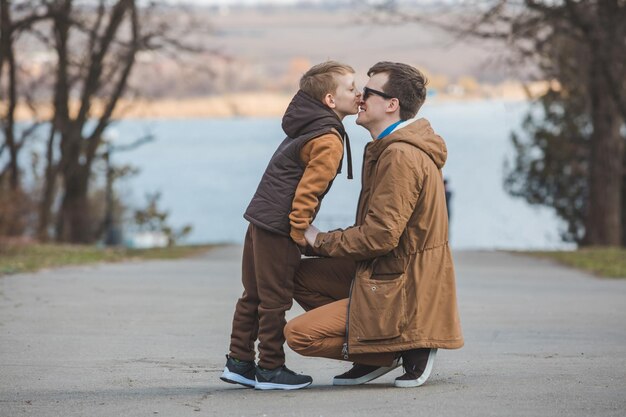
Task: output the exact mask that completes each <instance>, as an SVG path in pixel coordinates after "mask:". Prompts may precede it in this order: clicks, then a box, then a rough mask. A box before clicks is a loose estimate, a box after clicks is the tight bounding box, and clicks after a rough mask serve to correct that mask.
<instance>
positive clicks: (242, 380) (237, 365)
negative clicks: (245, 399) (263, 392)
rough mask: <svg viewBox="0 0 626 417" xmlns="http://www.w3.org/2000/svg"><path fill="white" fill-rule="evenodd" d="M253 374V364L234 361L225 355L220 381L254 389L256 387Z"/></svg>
mask: <svg viewBox="0 0 626 417" xmlns="http://www.w3.org/2000/svg"><path fill="white" fill-rule="evenodd" d="M255 374H256V366H255V365H254V362H247V361H240V360H235V359H233V358H231V357H230V356H228V355H226V366H225V367H224V372H222V376H220V379H221V380H222V381H224V382H228V383H229V384H241V385H243V386H246V387H248V388H254V387H255V386H256V380H255V379H254V377H255Z"/></svg>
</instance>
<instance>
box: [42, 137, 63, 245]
mask: <svg viewBox="0 0 626 417" xmlns="http://www.w3.org/2000/svg"><path fill="white" fill-rule="evenodd" d="M54 138H55V129H54V126H53V127H51V129H50V137H49V138H48V148H47V150H46V171H45V177H44V186H43V192H42V196H41V201H40V202H39V223H38V224H37V237H38V239H39V240H40V241H42V242H45V241H47V240H48V239H49V238H50V235H49V234H48V227H49V226H50V215H51V209H52V204H53V202H54V196H55V190H56V180H57V174H58V167H57V165H56V164H55V162H54Z"/></svg>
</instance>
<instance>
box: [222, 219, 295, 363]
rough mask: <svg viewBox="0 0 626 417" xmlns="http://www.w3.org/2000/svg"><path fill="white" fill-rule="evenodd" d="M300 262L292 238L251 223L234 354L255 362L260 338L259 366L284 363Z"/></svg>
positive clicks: (232, 339) (237, 309) (232, 346)
mask: <svg viewBox="0 0 626 417" xmlns="http://www.w3.org/2000/svg"><path fill="white" fill-rule="evenodd" d="M299 264H300V249H298V245H296V243H295V242H294V241H293V240H291V238H290V237H288V236H281V235H279V234H276V233H272V232H268V231H267V230H264V229H261V228H259V227H257V226H255V225H253V224H250V225H249V226H248V231H247V232H246V238H245V242H244V247H243V259H242V271H241V281H242V283H243V288H244V291H243V295H242V296H241V298H240V299H239V300H238V301H237V305H236V307H235V315H234V317H233V328H232V333H231V337H230V353H229V355H230V356H231V357H233V358H236V359H239V360H243V361H253V360H254V359H255V351H254V343H255V341H256V340H257V338H258V340H259V346H258V349H259V362H258V363H259V366H261V367H262V368H266V369H274V368H277V367H279V366H282V365H284V363H285V351H284V349H283V345H284V343H285V337H284V335H283V329H284V327H285V323H286V320H285V312H286V311H287V310H289V309H290V308H291V306H292V303H293V301H292V300H293V294H294V277H295V275H296V270H297V268H298V265H299Z"/></svg>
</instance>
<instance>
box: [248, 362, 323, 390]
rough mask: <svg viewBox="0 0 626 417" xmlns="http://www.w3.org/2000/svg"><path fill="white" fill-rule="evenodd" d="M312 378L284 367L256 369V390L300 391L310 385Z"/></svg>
mask: <svg viewBox="0 0 626 417" xmlns="http://www.w3.org/2000/svg"><path fill="white" fill-rule="evenodd" d="M312 382H313V378H311V377H310V376H308V375H300V374H297V373H295V372H294V371H292V370H290V369H289V368H287V367H286V366H285V365H283V366H281V367H279V368H276V369H261V368H260V367H258V366H257V368H256V386H255V387H254V388H256V389H300V388H304V387H307V386H309V385H311V383H312Z"/></svg>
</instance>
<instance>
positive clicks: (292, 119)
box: [244, 90, 351, 241]
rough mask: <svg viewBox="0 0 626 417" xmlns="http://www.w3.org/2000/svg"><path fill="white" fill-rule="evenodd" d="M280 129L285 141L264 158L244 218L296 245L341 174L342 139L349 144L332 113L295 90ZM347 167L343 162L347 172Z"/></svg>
mask: <svg viewBox="0 0 626 417" xmlns="http://www.w3.org/2000/svg"><path fill="white" fill-rule="evenodd" d="M282 127H283V130H284V131H285V133H286V134H287V137H286V138H285V140H283V142H282V143H281V144H280V145H279V147H278V149H277V150H276V152H275V153H274V155H273V156H272V158H271V159H270V162H269V164H268V166H267V168H266V169H265V173H264V174H263V177H262V178H261V181H260V183H259V186H258V187H257V190H256V193H255V194H254V196H253V197H252V201H250V204H249V205H248V208H247V209H246V212H245V214H244V217H245V218H246V220H248V221H250V222H251V223H253V224H255V225H257V226H258V227H261V228H263V229H265V230H269V231H271V232H274V233H278V234H280V235H284V236H291V237H292V238H293V239H294V240H296V241H298V240H301V239H302V238H303V233H304V230H305V229H306V228H307V227H308V226H309V224H311V222H312V221H313V219H314V218H315V215H316V214H317V212H318V211H319V207H320V204H321V202H322V199H323V198H324V196H325V195H326V193H327V192H328V190H329V189H330V186H331V185H332V182H333V180H334V178H335V177H336V176H337V174H338V173H339V172H341V158H342V155H343V139H344V138H345V140H346V145H347V146H348V147H349V142H348V136H347V134H346V132H345V130H344V127H343V124H342V123H341V120H340V119H339V117H338V116H337V115H336V114H335V112H334V111H333V110H332V109H330V108H329V107H327V106H326V105H324V104H323V103H322V102H321V101H319V100H316V99H314V98H313V97H311V96H309V95H308V94H306V93H305V92H303V91H301V90H300V91H298V93H297V94H296V95H295V96H294V98H293V99H292V100H291V103H290V104H289V106H288V107H287V111H286V112H285V115H284V116H283V122H282ZM313 139H315V140H313ZM348 157H349V156H348ZM350 165H351V161H348V168H349V171H350V168H351V166H350ZM350 174H351V173H350V172H349V177H351V175H350Z"/></svg>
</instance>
